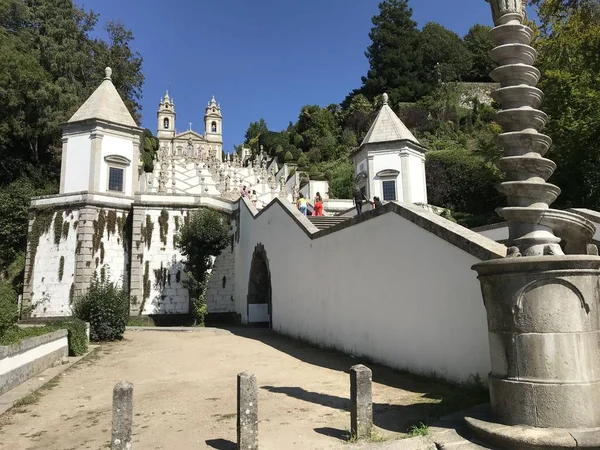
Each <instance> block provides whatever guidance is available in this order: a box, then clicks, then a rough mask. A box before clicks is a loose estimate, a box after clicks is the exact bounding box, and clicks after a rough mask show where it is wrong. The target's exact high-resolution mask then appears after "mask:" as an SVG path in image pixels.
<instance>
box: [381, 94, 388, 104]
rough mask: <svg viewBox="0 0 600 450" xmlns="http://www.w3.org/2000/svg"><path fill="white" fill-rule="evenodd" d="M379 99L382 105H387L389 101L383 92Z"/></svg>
mask: <svg viewBox="0 0 600 450" xmlns="http://www.w3.org/2000/svg"><path fill="white" fill-rule="evenodd" d="M381 99H382V100H383V104H384V105H387V104H388V102H389V101H390V98H389V97H388V95H387V94H386V93H385V92H384V93H383V95H382V96H381Z"/></svg>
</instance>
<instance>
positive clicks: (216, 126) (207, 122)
mask: <svg viewBox="0 0 600 450" xmlns="http://www.w3.org/2000/svg"><path fill="white" fill-rule="evenodd" d="M204 137H205V139H206V141H207V142H208V144H209V146H211V147H212V148H213V149H214V150H216V151H215V152H214V154H215V156H217V157H220V155H222V152H223V116H222V115H221V106H220V105H219V104H218V103H217V101H216V100H215V97H214V96H213V98H212V100H211V101H210V102H209V103H208V106H207V107H206V113H205V114H204Z"/></svg>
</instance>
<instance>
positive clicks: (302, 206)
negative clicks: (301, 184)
mask: <svg viewBox="0 0 600 450" xmlns="http://www.w3.org/2000/svg"><path fill="white" fill-rule="evenodd" d="M297 206H298V209H299V210H300V212H301V213H302V214H303V215H305V216H306V215H307V213H308V202H307V201H306V199H305V198H304V194H300V198H298V203H297Z"/></svg>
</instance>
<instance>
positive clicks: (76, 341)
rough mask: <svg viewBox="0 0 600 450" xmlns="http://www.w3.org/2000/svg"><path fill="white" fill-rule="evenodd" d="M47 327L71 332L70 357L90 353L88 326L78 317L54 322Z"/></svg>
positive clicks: (69, 337)
mask: <svg viewBox="0 0 600 450" xmlns="http://www.w3.org/2000/svg"><path fill="white" fill-rule="evenodd" d="M46 327H49V328H54V329H57V330H62V329H66V330H67V331H68V332H69V336H68V339H69V356H81V355H85V354H86V353H87V351H88V341H87V333H86V326H85V322H84V321H83V320H80V319H78V318H76V317H71V318H69V319H65V320H60V321H57V322H52V323H50V324H48V325H46Z"/></svg>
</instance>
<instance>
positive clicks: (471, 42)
mask: <svg viewBox="0 0 600 450" xmlns="http://www.w3.org/2000/svg"><path fill="white" fill-rule="evenodd" d="M490 30H491V27H489V26H486V25H481V24H475V25H473V26H472V27H471V29H470V30H469V31H468V33H467V34H466V35H465V37H464V38H463V40H464V43H465V46H466V48H467V49H468V50H469V52H470V53H471V62H472V64H471V68H470V69H469V71H468V74H467V75H466V76H465V79H466V80H468V81H490V72H491V71H492V69H494V68H495V67H496V64H495V63H494V61H492V58H490V55H489V53H490V50H492V49H493V48H494V47H495V45H494V41H492V38H491V37H490Z"/></svg>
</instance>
